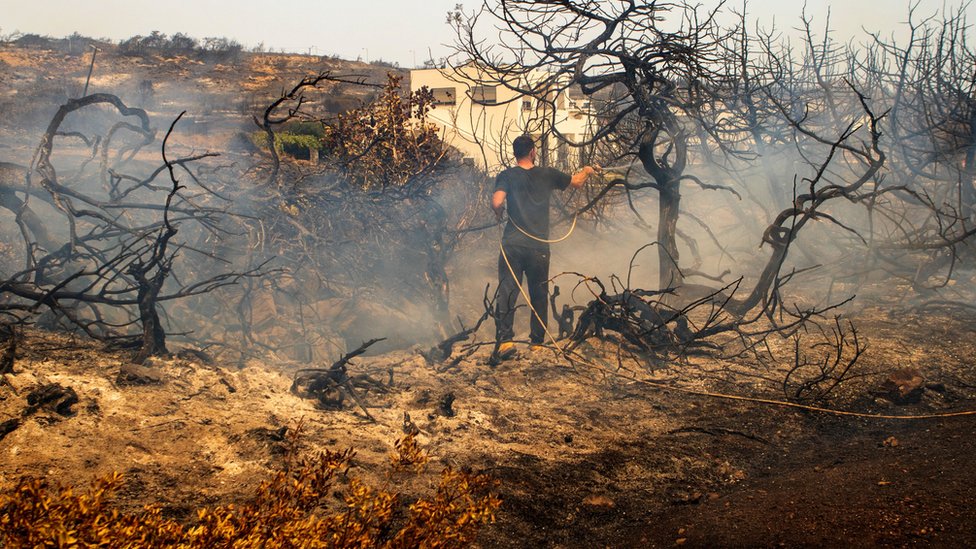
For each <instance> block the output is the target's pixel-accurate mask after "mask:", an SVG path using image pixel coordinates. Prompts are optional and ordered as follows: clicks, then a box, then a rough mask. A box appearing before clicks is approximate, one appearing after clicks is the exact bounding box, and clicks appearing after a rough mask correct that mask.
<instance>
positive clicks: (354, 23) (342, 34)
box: [0, 0, 976, 67]
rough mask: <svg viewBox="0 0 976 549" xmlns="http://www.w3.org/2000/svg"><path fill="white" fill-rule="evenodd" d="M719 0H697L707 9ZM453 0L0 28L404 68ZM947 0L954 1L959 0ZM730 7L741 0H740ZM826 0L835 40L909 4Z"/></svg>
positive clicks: (430, 38) (897, 20)
mask: <svg viewBox="0 0 976 549" xmlns="http://www.w3.org/2000/svg"><path fill="white" fill-rule="evenodd" d="M608 1H612V0H608ZM716 2H717V0H700V3H701V5H703V6H709V5H714V4H715V3H716ZM916 2H917V3H918V4H919V9H918V14H919V15H920V16H921V15H923V14H924V15H930V14H934V13H935V12H937V11H938V10H939V9H940V8H941V7H942V6H943V1H942V0H916ZM458 3H462V4H463V5H464V6H465V8H466V9H467V10H471V9H472V8H474V7H475V6H477V5H479V4H478V2H476V1H474V0H421V1H409V0H358V1H348V0H346V1H338V0H323V1H317V2H288V3H276V2H270V1H269V0H237V1H229V0H153V1H145V0H91V1H87V2H85V1H79V0H34V1H26V0H0V34H4V35H8V34H10V33H13V32H15V31H19V32H21V33H34V34H41V35H49V36H53V37H62V36H67V35H69V34H71V33H73V32H75V31H77V32H79V33H81V34H83V35H86V36H92V37H95V38H102V37H106V38H111V39H113V40H119V39H121V38H128V37H130V36H133V35H137V34H139V35H146V34H149V33H150V32H151V31H153V30H159V31H161V32H164V33H166V34H170V35H171V34H174V33H177V32H183V33H185V34H188V35H190V36H193V37H195V38H204V37H209V36H218V37H227V38H232V39H235V40H237V41H239V42H241V43H242V44H244V46H245V47H252V46H254V45H257V44H259V43H262V42H263V43H264V45H265V46H266V47H267V48H271V49H274V50H275V51H277V50H279V49H281V48H284V49H285V50H287V51H295V52H304V53H314V54H318V55H334V54H336V55H339V56H340V57H342V58H345V59H356V58H357V57H361V58H363V59H364V60H369V61H375V60H379V59H382V60H384V61H391V62H397V63H399V64H400V65H401V66H403V67H409V66H413V65H415V64H419V63H422V62H423V60H425V59H427V58H428V57H430V56H433V58H435V59H437V58H440V57H443V56H445V55H447V54H448V53H449V49H448V48H447V47H446V46H445V44H450V43H451V42H452V41H453V34H452V32H451V29H450V27H449V26H448V25H447V24H446V23H445V16H446V14H447V12H448V10H450V9H451V8H453V7H454V5H455V4H458ZM945 3H946V4H947V5H948V6H950V7H954V6H958V5H959V4H960V0H946V2H945ZM727 5H730V6H741V5H742V0H731V1H730V2H729V3H728V4H727ZM748 5H749V12H750V14H752V15H753V16H754V17H757V18H758V20H759V22H760V23H761V24H762V25H764V26H768V25H769V24H770V23H772V21H773V18H775V21H776V26H777V28H779V29H782V30H786V31H788V30H789V29H790V28H793V27H796V26H797V25H798V23H799V15H800V10H801V8H802V6H803V2H802V1H799V0H749V3H748ZM828 5H830V6H831V21H832V27H833V28H834V29H836V37H837V39H839V40H841V41H847V39H848V38H850V37H852V36H854V37H858V36H860V34H859V33H860V28H861V27H862V26H863V27H865V28H866V29H868V30H870V31H880V32H881V33H882V34H883V35H889V34H891V32H892V31H895V30H896V29H897V28H899V26H900V24H901V23H903V22H904V21H905V20H906V19H907V13H908V5H909V1H908V0H842V1H839V0H832V1H828V0H809V1H808V2H807V13H808V14H809V15H811V16H813V17H814V19H815V21H817V22H819V23H822V22H823V20H824V16H825V14H826V9H827V6H828ZM272 6H275V7H272ZM968 14H969V19H970V20H971V22H972V23H976V7H974V6H970V7H969V8H968Z"/></svg>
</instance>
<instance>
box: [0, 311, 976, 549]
mask: <svg viewBox="0 0 976 549" xmlns="http://www.w3.org/2000/svg"><path fill="white" fill-rule="evenodd" d="M972 320H973V318H972V317H967V316H966V315H965V314H964V313H962V312H960V311H954V312H946V311H942V312H932V311H929V312H926V313H912V312H903V313H901V314H898V315H887V314H882V313H880V312H877V311H874V312H872V311H866V312H864V313H863V314H862V315H861V318H860V322H859V328H860V330H861V333H862V334H863V335H864V336H865V337H866V339H867V340H868V344H869V351H868V352H867V353H865V357H864V359H863V360H864V362H865V367H866V371H867V372H876V373H874V374H871V375H866V376H865V377H862V378H858V379H856V380H854V381H851V382H850V383H848V384H845V385H844V386H842V388H841V389H839V390H838V392H837V395H836V396H835V397H834V400H833V401H831V402H828V404H830V405H832V406H837V407H843V408H845V409H851V410H856V411H860V412H866V413H883V414H906V415H911V414H921V413H929V414H931V413H940V412H951V411H958V410H967V409H976V398H974V397H976V387H974V386H976V373H974V372H973V371H972V370H973V366H972V362H973V357H974V356H976V350H974V349H973V345H974V343H973V332H974V326H976V325H974V324H973V322H972ZM613 349H614V347H613V346H610V345H602V344H599V343H597V344H595V345H594V346H588V347H586V348H585V349H584V353H587V356H590V357H591V358H592V359H593V363H594V364H595V363H597V361H598V360H602V361H603V362H602V363H603V364H613V361H612V357H613ZM487 353H488V349H487V348H479V349H478V350H477V351H475V353H474V354H473V355H472V356H471V357H469V358H467V359H465V360H462V361H461V362H459V363H458V364H457V365H456V366H455V367H445V365H442V364H428V363H427V362H426V361H425V359H424V358H423V357H421V356H420V355H419V354H418V353H416V352H399V353H393V354H387V355H383V356H378V357H366V358H362V359H360V360H358V361H356V362H355V363H354V365H353V366H351V367H350V373H351V374H353V375H360V374H364V373H368V374H369V375H370V376H371V377H372V379H373V380H376V381H377V384H376V386H375V387H374V389H373V390H371V391H370V392H369V393H367V394H366V395H365V400H366V403H367V407H368V412H369V414H370V415H371V416H372V417H373V418H375V421H370V420H369V419H368V418H367V417H366V416H365V414H364V412H363V411H362V410H360V409H358V407H357V406H355V405H354V404H353V405H352V406H348V407H346V409H343V410H338V411H336V410H323V409H321V408H319V407H317V406H316V403H315V402H314V401H312V400H308V399H303V398H300V397H298V396H296V395H295V394H293V393H292V392H291V391H290V387H291V383H292V379H293V376H294V374H295V372H296V371H297V369H298V368H299V367H301V366H302V365H296V364H268V363H251V364H249V365H248V366H246V367H244V368H237V367H232V366H223V365H220V364H207V363H205V362H204V361H202V360H201V358H200V357H197V356H194V355H192V354H187V353H183V354H181V355H178V356H173V357H171V358H167V359H158V360H155V362H153V363H152V364H151V365H150V368H151V374H152V375H153V376H155V377H158V379H156V380H149V381H150V382H149V383H148V384H131V383H126V382H125V380H124V379H121V378H120V377H119V374H120V370H121V369H122V367H123V365H124V364H125V363H126V360H125V355H121V354H112V353H106V352H104V351H101V350H100V349H99V348H98V347H97V346H95V345H93V344H88V343H85V342H82V341H77V340H73V339H70V338H68V337H67V336H63V335H54V334H50V333H44V332H39V331H29V332H27V333H25V334H24V337H23V338H22V340H21V342H20V346H19V350H18V355H17V360H16V363H15V373H14V374H12V375H7V376H5V383H4V384H3V385H2V386H0V420H6V419H8V418H13V417H17V416H19V415H20V414H21V413H22V412H23V410H24V408H25V407H26V406H27V402H26V398H27V395H28V394H29V393H30V392H31V391H32V390H33V389H34V388H36V387H37V386H38V385H39V384H44V383H58V384H61V385H62V386H64V387H71V388H72V389H74V390H75V392H76V393H77V395H78V402H77V403H76V404H75V405H74V406H73V407H72V412H73V413H71V414H69V415H61V414H59V413H57V412H56V411H53V410H47V409H41V410H39V411H38V412H36V413H34V414H32V415H30V416H28V417H27V418H26V419H25V420H24V421H23V422H22V424H21V425H20V427H18V428H16V429H14V430H13V431H12V432H10V433H9V434H7V435H6V436H5V437H4V438H3V439H2V440H0V455H2V456H3V457H2V466H0V486H2V487H3V488H8V487H9V486H10V485H11V484H12V483H14V482H15V481H16V480H17V479H19V478H21V477H23V476H27V475H30V476H41V477H46V478H48V479H52V480H56V481H59V482H63V483H68V484H73V485H83V484H86V483H87V482H89V481H90V480H91V479H93V478H95V477H96V476H100V475H103V474H106V473H108V472H110V471H120V472H122V473H124V474H125V478H126V479H127V481H126V484H125V486H124V488H123V489H122V491H121V493H120V494H119V504H120V505H121V506H122V507H123V508H127V509H136V508H139V507H141V506H142V505H144V504H147V503H159V504H161V505H162V506H163V507H164V509H165V512H166V514H167V515H168V516H171V517H175V518H178V519H185V520H192V516H193V515H192V512H193V510H194V509H196V508H197V507H200V506H206V505H214V504H218V503H227V502H232V501H236V500H239V499H241V498H245V497H247V494H248V493H250V491H252V490H253V488H254V487H255V486H256V485H257V483H259V482H260V481H261V480H262V479H263V478H264V476H265V474H266V473H267V471H268V469H269V468H273V467H275V466H276V465H277V464H278V463H279V461H280V460H281V459H282V451H281V436H280V435H281V432H282V431H281V429H282V428H283V427H284V428H294V427H295V426H296V425H298V424H299V423H300V422H301V423H303V425H304V426H303V429H304V435H303V439H302V440H303V444H304V445H305V447H306V448H305V449H306V450H315V449H316V448H335V449H339V448H346V447H354V448H356V449H357V456H356V458H355V468H354V472H355V474H357V475H359V476H362V477H363V478H366V479H370V478H375V477H377V476H378V475H379V474H380V471H381V470H382V469H383V467H384V464H385V462H386V460H387V456H388V454H389V452H390V449H391V446H392V443H393V442H394V441H395V440H396V439H397V438H399V437H402V436H403V433H404V430H405V428H406V423H407V422H406V421H405V419H406V417H405V414H408V415H409V423H412V424H414V425H416V427H417V428H419V429H420V436H419V440H420V442H421V443H422V444H423V445H424V446H425V447H426V448H427V449H428V450H429V451H430V452H431V455H432V456H433V458H434V462H435V464H436V463H445V464H452V465H456V466H468V467H472V468H473V469H475V470H482V471H486V472H488V473H490V474H491V475H493V476H494V477H495V478H497V479H498V480H499V486H498V491H499V494H500V496H501V498H502V500H503V504H502V508H501V511H500V513H499V515H498V520H497V521H496V522H495V523H494V524H493V525H491V526H490V527H488V528H486V529H485V530H483V532H482V534H481V536H480V541H479V543H480V545H482V546H484V547H503V546H504V547H511V546H518V547H603V546H607V547H635V546H642V547H643V546H659V547H667V546H675V545H683V546H692V547H696V546H697V547H703V546H709V547H714V546H780V545H783V546H790V547H803V546H857V547H861V546H863V547H868V546H872V547H873V546H895V547H900V546H917V545H925V546H927V545H937V546H965V545H969V543H970V542H971V540H976V520H974V519H976V505H974V503H976V490H974V489H973V487H972V486H973V480H976V474H974V472H973V469H974V465H976V447H974V446H976V441H974V435H976V432H974V431H976V416H966V417H956V418H945V419H932V420H916V421H907V420H881V419H869V418H857V417H837V416H832V415H829V414H823V413H815V412H809V411H801V410H795V409H788V408H781V407H776V406H770V405H763V404H756V403H749V402H736V401H728V400H722V399H714V398H705V397H701V396H695V395H689V394H685V393H681V392H676V391H665V390H661V389H659V388H655V387H651V386H648V385H646V384H643V383H640V382H635V381H633V380H631V379H627V376H635V375H636V376H638V377H639V378H640V379H644V380H659V381H664V382H666V383H672V384H675V385H678V386H681V387H687V388H693V389H698V390H702V389H704V390H711V391H720V392H730V393H736V394H752V395H763V396H767V397H776V396H777V395H776V394H775V392H774V390H773V385H772V384H771V382H769V381H766V380H759V381H742V379H743V378H742V377H741V376H731V375H730V374H729V371H730V369H729V368H728V367H727V366H728V365H725V366H723V365H721V364H719V363H718V361H715V360H714V359H704V358H700V359H693V360H690V361H688V362H687V363H681V364H668V365H659V367H658V368H657V369H656V370H654V371H642V372H636V371H634V372H632V373H627V372H625V371H624V372H622V373H624V374H626V375H625V377H621V376H618V375H616V373H615V371H614V368H612V367H607V368H606V369H603V370H597V369H595V368H592V367H586V366H582V365H577V367H576V368H573V367H570V366H568V365H566V363H565V361H564V360H561V359H559V358H558V356H557V355H555V354H554V353H553V352H552V351H550V350H530V349H528V348H524V349H522V350H521V351H520V355H519V357H518V358H517V359H515V360H512V361H508V362H504V363H502V364H501V365H499V366H497V367H494V368H493V367H490V366H488V365H487V364H486V363H485V362H486V361H485V358H486V355H487ZM906 364H908V365H911V366H913V367H915V368H917V369H918V370H919V371H920V372H921V373H922V374H923V375H924V376H925V379H926V383H927V385H926V386H927V387H929V388H928V389H926V390H925V393H924V395H923V397H922V398H921V400H920V401H919V402H917V403H915V404H907V405H894V404H891V403H889V402H888V401H886V400H885V399H883V398H879V397H878V396H877V393H876V388H877V387H878V386H879V384H880V383H881V382H882V381H883V377H884V373H883V372H884V371H886V370H890V369H891V368H892V367H902V366H904V365H906ZM323 366H324V365H323ZM774 374H775V372H771V373H769V374H768V375H765V376H764V377H765V378H768V379H773V378H774V377H775V376H774ZM757 379H758V378H757ZM448 394H452V395H453V397H454V400H453V402H452V403H451V405H450V406H446V407H445V406H443V402H444V399H445V396H446V395H448ZM448 400H449V399H448ZM452 413H453V415H451V414H452ZM436 469H437V468H436V466H435V467H434V468H433V470H434V472H436ZM434 472H432V473H430V474H431V477H430V478H431V479H433V474H434Z"/></svg>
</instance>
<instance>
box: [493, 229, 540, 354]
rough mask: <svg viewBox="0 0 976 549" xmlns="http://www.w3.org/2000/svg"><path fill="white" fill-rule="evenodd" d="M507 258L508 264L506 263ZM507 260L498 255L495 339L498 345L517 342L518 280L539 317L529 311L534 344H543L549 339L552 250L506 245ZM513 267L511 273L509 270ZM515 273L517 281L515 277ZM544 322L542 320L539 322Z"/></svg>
mask: <svg viewBox="0 0 976 549" xmlns="http://www.w3.org/2000/svg"><path fill="white" fill-rule="evenodd" d="M505 256H507V257H508V264H506V263H505ZM505 256H502V255H501V253H499V254H498V301H497V305H496V307H495V337H497V338H498V341H509V340H512V339H514V338H515V331H514V329H513V325H514V323H515V302H516V301H517V300H518V297H519V295H520V294H521V292H520V291H519V288H518V284H516V280H517V281H519V282H521V281H522V279H523V277H524V279H525V285H524V286H523V288H524V289H525V290H526V291H527V292H528V294H529V302H530V303H531V304H532V308H533V309H535V311H536V313H538V315H539V316H538V318H537V317H536V314H535V313H533V312H532V311H529V315H530V316H531V326H532V328H531V331H530V332H529V339H530V340H531V341H532V343H543V342H544V341H545V337H546V323H547V322H548V320H549V303H548V297H549V250H540V249H532V248H524V247H521V246H507V245H505ZM509 265H511V271H510V270H509ZM512 272H514V273H515V277H514V278H513V277H512ZM540 319H541V320H540Z"/></svg>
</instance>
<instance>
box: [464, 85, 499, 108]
mask: <svg viewBox="0 0 976 549" xmlns="http://www.w3.org/2000/svg"><path fill="white" fill-rule="evenodd" d="M495 88H496V86H472V87H471V99H472V100H473V101H474V102H475V103H481V104H482V105H494V104H496V103H498V96H497V95H496V93H495Z"/></svg>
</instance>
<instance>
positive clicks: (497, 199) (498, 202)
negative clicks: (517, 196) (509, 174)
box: [491, 189, 506, 221]
mask: <svg viewBox="0 0 976 549" xmlns="http://www.w3.org/2000/svg"><path fill="white" fill-rule="evenodd" d="M505 196H506V194H505V191H503V190H501V189H499V190H497V191H495V194H493V195H491V209H492V210H493V211H494V212H495V218H496V219H498V220H499V221H501V220H502V214H504V213H505Z"/></svg>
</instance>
